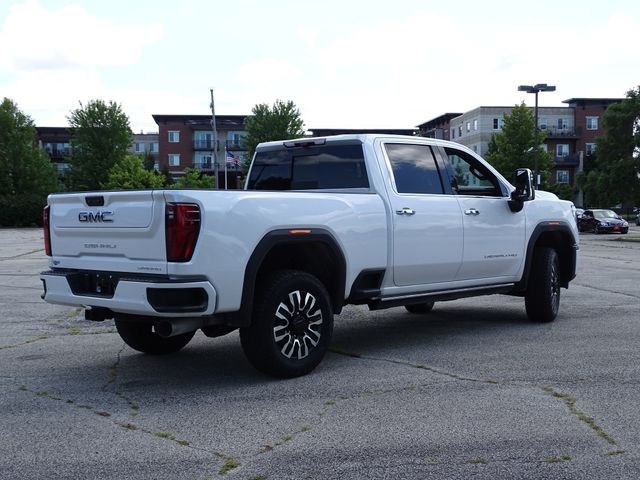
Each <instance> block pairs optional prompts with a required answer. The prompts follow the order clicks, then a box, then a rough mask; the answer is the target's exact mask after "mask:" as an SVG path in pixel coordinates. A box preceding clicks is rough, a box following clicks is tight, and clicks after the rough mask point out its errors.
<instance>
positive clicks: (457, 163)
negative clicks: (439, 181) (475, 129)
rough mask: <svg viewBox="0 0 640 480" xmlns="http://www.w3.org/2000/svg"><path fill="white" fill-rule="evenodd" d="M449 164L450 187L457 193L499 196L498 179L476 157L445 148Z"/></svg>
mask: <svg viewBox="0 0 640 480" xmlns="http://www.w3.org/2000/svg"><path fill="white" fill-rule="evenodd" d="M445 152H446V153H447V158H448V160H449V164H450V166H451V170H450V172H451V175H452V178H451V188H452V189H453V192H454V193H456V194H458V195H483V196H488V197H500V196H502V191H501V189H500V183H499V182H498V179H497V178H496V177H495V175H493V173H491V171H490V170H489V169H488V168H487V167H485V166H484V165H483V164H482V163H481V162H479V161H478V160H477V159H476V158H474V157H472V156H471V155H469V154H467V153H466V152H463V151H460V150H456V149H454V148H445Z"/></svg>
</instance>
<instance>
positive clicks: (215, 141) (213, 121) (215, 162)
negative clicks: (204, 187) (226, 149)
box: [209, 88, 220, 189]
mask: <svg viewBox="0 0 640 480" xmlns="http://www.w3.org/2000/svg"><path fill="white" fill-rule="evenodd" d="M210 91H211V104H210V105H209V106H210V107H211V130H212V131H213V142H212V146H211V152H212V153H213V169H214V171H215V174H216V189H220V181H219V178H218V154H217V151H216V150H217V149H218V130H217V129H216V108H215V105H214V103H213V88H212V89H210Z"/></svg>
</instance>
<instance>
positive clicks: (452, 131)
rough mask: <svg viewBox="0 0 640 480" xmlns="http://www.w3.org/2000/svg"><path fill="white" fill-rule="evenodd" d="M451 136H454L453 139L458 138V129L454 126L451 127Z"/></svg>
mask: <svg viewBox="0 0 640 480" xmlns="http://www.w3.org/2000/svg"><path fill="white" fill-rule="evenodd" d="M451 138H452V139H453V138H456V129H455V128H452V129H451Z"/></svg>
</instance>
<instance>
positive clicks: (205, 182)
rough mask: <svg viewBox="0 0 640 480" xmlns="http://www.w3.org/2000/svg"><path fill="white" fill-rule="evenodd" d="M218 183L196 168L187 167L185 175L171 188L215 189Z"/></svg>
mask: <svg viewBox="0 0 640 480" xmlns="http://www.w3.org/2000/svg"><path fill="white" fill-rule="evenodd" d="M215 186H216V181H215V179H214V178H213V177H211V176H209V175H202V174H201V173H200V172H199V171H198V170H196V169H195V168H191V167H187V168H185V169H184V175H183V176H182V177H180V178H178V179H177V180H176V183H174V184H173V185H172V186H171V188H173V189H181V188H215Z"/></svg>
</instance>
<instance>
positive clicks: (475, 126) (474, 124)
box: [473, 120, 478, 130]
mask: <svg viewBox="0 0 640 480" xmlns="http://www.w3.org/2000/svg"><path fill="white" fill-rule="evenodd" d="M473 129H474V130H478V120H474V121H473Z"/></svg>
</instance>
